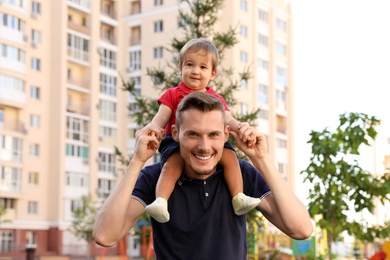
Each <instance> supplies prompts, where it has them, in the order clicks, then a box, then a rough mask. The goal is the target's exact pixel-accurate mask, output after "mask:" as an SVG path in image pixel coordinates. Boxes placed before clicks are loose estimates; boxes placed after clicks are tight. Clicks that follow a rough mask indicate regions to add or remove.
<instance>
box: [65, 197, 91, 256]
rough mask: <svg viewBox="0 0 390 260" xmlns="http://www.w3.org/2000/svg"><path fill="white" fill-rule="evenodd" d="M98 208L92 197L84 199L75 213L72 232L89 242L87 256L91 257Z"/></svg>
mask: <svg viewBox="0 0 390 260" xmlns="http://www.w3.org/2000/svg"><path fill="white" fill-rule="evenodd" d="M96 213H97V208H96V206H95V204H94V203H93V201H92V198H91V196H84V197H82V205H81V207H79V208H76V209H75V210H74V211H73V220H72V223H71V228H70V231H71V232H72V233H73V234H74V235H75V236H76V237H78V238H80V239H83V240H85V241H87V243H88V245H87V256H88V257H89V255H90V243H91V241H92V239H93V237H92V233H93V227H94V224H95V216H96Z"/></svg>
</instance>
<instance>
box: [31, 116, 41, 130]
mask: <svg viewBox="0 0 390 260" xmlns="http://www.w3.org/2000/svg"><path fill="white" fill-rule="evenodd" d="M30 126H31V127H32V128H40V126H41V118H40V116H38V115H30Z"/></svg>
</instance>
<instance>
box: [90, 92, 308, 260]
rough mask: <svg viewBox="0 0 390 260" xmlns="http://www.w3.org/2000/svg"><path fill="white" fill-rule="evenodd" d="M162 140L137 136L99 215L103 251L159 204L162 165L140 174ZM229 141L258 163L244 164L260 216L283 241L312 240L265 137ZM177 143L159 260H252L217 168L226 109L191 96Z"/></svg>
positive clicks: (156, 229) (148, 130) (151, 129)
mask: <svg viewBox="0 0 390 260" xmlns="http://www.w3.org/2000/svg"><path fill="white" fill-rule="evenodd" d="M155 133H157V134H155ZM162 134H163V133H162V129H160V128H159V127H156V126H155V125H149V126H147V127H145V128H143V129H142V130H141V131H139V132H137V135H136V146H135V152H134V156H133V158H132V159H131V161H130V164H129V166H128V169H127V171H126V173H125V174H124V176H123V178H122V180H121V182H120V183H119V184H118V185H117V187H116V188H115V189H114V190H113V192H112V193H111V194H110V196H109V197H108V198H107V200H106V202H105V203H104V204H103V206H102V208H101V210H100V211H99V213H98V216H97V219H96V223H95V229H94V239H95V241H96V242H97V243H98V244H99V245H102V246H112V245H114V244H115V243H117V241H119V240H120V239H121V238H123V237H124V236H125V235H126V234H127V233H128V231H129V229H130V228H131V227H133V226H134V225H135V223H136V221H137V219H138V218H139V217H140V216H141V215H142V214H143V213H144V212H145V205H147V204H149V203H150V202H152V201H153V200H154V199H155V185H156V183H157V180H158V177H159V173H160V171H161V165H160V164H158V163H157V164H153V165H151V166H148V167H145V168H144V169H142V168H143V167H144V164H145V162H146V161H147V160H148V159H149V158H151V157H152V156H153V155H154V153H155V151H156V149H157V147H158V144H159V141H160V140H161V137H162ZM231 134H232V136H233V138H234V139H235V141H236V142H237V145H238V148H239V149H240V150H242V151H243V152H244V153H245V154H246V155H247V156H248V158H249V159H250V160H251V161H252V163H253V166H252V165H251V164H249V163H247V162H244V161H240V167H241V172H242V175H243V183H244V192H245V193H246V194H248V195H249V196H252V197H258V198H261V201H260V203H259V205H258V207H257V209H259V210H260V211H261V212H262V213H263V215H264V216H265V217H266V218H267V219H268V220H269V221H270V222H271V223H273V224H274V225H275V226H276V227H278V228H279V229H280V230H281V231H283V232H284V233H285V234H287V235H289V236H290V237H292V238H295V239H305V238H307V237H309V236H310V235H311V233H312V231H313V226H312V224H311V221H310V217H309V215H308V212H307V210H306V209H305V207H304V205H303V204H302V203H301V202H300V201H299V200H298V198H297V197H296V196H295V195H294V193H293V192H292V191H291V190H290V188H289V187H288V185H287V183H286V182H285V181H284V180H283V178H282V176H281V175H280V174H279V173H278V172H277V170H276V168H275V164H274V162H273V161H272V159H271V158H270V156H269V155H268V153H267V147H266V140H265V136H264V135H262V134H260V133H257V132H256V144H255V145H254V146H252V145H247V144H246V143H244V142H243V141H241V139H240V138H239V137H238V136H237V134H235V133H231ZM243 134H245V133H243ZM172 137H173V138H174V139H175V140H176V141H178V142H179V145H180V154H181V156H182V158H183V160H184V171H183V175H182V177H181V178H180V179H179V181H178V182H177V184H176V186H175V190H174V192H173V193H172V195H171V197H170V200H169V211H170V212H171V218H170V221H169V222H167V223H164V224H162V223H158V222H157V221H155V220H153V219H152V220H151V221H152V228H153V235H154V249H155V252H156V256H157V259H168V260H171V259H186V260H187V259H210V260H211V259H213V260H214V259H224V260H225V259H232V260H238V259H242V260H244V259H246V237H245V235H246V226H245V218H246V217H245V215H244V216H237V215H235V214H234V212H233V208H232V205H231V196H230V194H229V190H228V188H227V186H226V183H225V181H224V178H223V168H222V167H221V166H220V165H219V164H218V162H219V160H220V158H221V157H222V152H223V148H224V143H225V142H226V141H227V139H228V137H229V126H227V125H226V122H225V113H224V108H223V106H222V104H221V102H220V101H219V100H218V99H216V98H215V97H213V96H211V95H208V94H205V93H201V92H195V93H192V94H189V95H188V96H186V97H185V98H184V99H183V100H182V102H181V103H180V105H179V108H178V110H177V113H176V125H174V126H172ZM260 172H261V174H260Z"/></svg>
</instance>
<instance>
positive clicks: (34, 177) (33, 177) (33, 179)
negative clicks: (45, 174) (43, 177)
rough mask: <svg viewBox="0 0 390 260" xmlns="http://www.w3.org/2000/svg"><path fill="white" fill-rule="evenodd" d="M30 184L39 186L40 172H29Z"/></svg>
mask: <svg viewBox="0 0 390 260" xmlns="http://www.w3.org/2000/svg"><path fill="white" fill-rule="evenodd" d="M28 183H29V184H35V185H38V183H39V173H38V172H29V173H28Z"/></svg>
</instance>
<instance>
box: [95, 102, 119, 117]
mask: <svg viewBox="0 0 390 260" xmlns="http://www.w3.org/2000/svg"><path fill="white" fill-rule="evenodd" d="M99 109H100V119H102V120H107V121H111V122H116V117H117V109H116V103H115V102H111V101H107V100H100V102H99Z"/></svg>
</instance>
